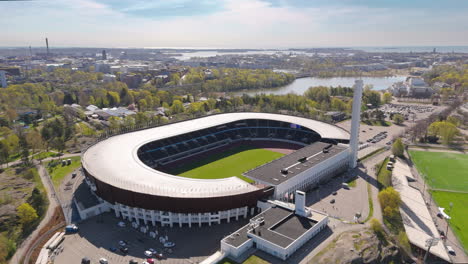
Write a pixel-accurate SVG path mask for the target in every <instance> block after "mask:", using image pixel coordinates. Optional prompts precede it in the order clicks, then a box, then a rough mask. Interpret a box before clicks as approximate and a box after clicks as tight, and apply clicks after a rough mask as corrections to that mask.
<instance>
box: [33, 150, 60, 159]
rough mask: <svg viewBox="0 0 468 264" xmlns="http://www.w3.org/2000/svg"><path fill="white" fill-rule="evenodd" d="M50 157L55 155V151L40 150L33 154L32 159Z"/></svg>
mask: <svg viewBox="0 0 468 264" xmlns="http://www.w3.org/2000/svg"><path fill="white" fill-rule="evenodd" d="M51 157H57V153H55V152H50V151H49V152H45V151H43V152H40V153H36V154H34V155H33V157H32V158H33V159H46V158H51Z"/></svg>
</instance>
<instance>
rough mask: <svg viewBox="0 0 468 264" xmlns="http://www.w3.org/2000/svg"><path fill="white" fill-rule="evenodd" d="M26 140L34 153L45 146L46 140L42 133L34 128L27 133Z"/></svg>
mask: <svg viewBox="0 0 468 264" xmlns="http://www.w3.org/2000/svg"><path fill="white" fill-rule="evenodd" d="M26 142H27V143H28V145H29V146H30V147H31V150H32V153H34V152H35V151H36V150H38V149H41V148H43V146H44V141H43V140H42V137H41V134H40V133H39V132H37V131H36V130H32V131H30V132H29V133H28V134H26Z"/></svg>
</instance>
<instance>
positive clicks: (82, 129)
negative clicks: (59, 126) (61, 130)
mask: <svg viewBox="0 0 468 264" xmlns="http://www.w3.org/2000/svg"><path fill="white" fill-rule="evenodd" d="M75 126H76V129H77V130H78V132H79V133H80V134H82V135H83V136H94V135H96V131H95V130H94V129H92V128H90V127H89V126H88V125H87V124H85V123H83V122H80V123H76V125H75Z"/></svg>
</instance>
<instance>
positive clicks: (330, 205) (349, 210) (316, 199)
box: [306, 170, 369, 222]
mask: <svg viewBox="0 0 468 264" xmlns="http://www.w3.org/2000/svg"><path fill="white" fill-rule="evenodd" d="M356 171H357V170H353V171H351V172H349V173H350V174H349V175H352V174H353V173H356ZM347 175H348V174H347ZM344 180H345V176H344V175H343V177H336V178H334V179H332V180H331V181H329V182H327V183H325V184H322V185H320V186H319V187H318V188H316V189H314V190H311V191H309V192H308V193H307V201H306V205H307V206H308V207H310V208H312V209H315V210H318V211H321V212H325V213H326V214H328V215H330V216H332V217H335V218H339V219H341V220H345V221H349V222H353V221H354V216H355V215H356V213H359V214H361V215H362V218H361V220H363V219H364V218H366V217H367V215H368V214H369V202H368V195H367V183H366V181H364V180H363V179H362V178H361V177H357V178H356V186H355V187H349V188H347V189H346V188H343V185H342V183H343V181H344Z"/></svg>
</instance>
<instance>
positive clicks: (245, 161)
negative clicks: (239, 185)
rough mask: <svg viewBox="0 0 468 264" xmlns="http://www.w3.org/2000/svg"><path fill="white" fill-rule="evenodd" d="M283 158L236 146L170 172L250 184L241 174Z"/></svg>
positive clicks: (257, 149)
mask: <svg viewBox="0 0 468 264" xmlns="http://www.w3.org/2000/svg"><path fill="white" fill-rule="evenodd" d="M282 156H284V154H282V153H278V152H274V151H271V150H266V149H261V148H255V147H250V146H238V147H234V148H231V149H228V150H227V151H224V152H222V153H216V154H213V155H210V156H208V157H206V158H202V159H201V160H197V161H195V162H192V163H188V164H184V165H182V166H179V167H177V168H175V169H173V170H171V171H170V173H171V174H174V175H179V176H184V177H189V178H196V179H220V178H228V177H232V176H236V177H239V178H240V179H242V180H244V181H247V182H252V180H250V179H249V178H246V177H244V176H242V173H243V172H246V171H248V170H250V169H253V168H255V167H258V166H260V165H262V164H265V163H267V162H270V161H272V160H275V159H278V158H280V157H282Z"/></svg>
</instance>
